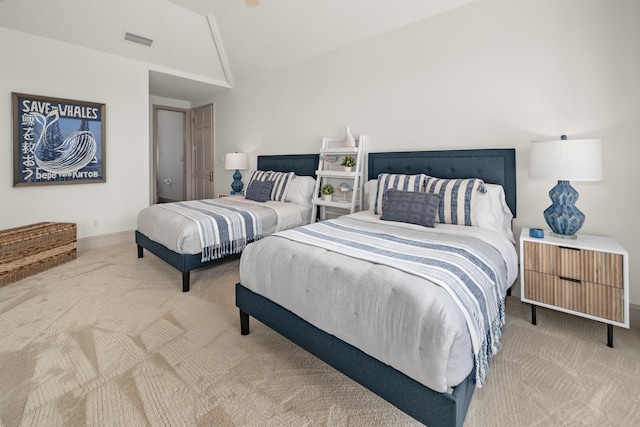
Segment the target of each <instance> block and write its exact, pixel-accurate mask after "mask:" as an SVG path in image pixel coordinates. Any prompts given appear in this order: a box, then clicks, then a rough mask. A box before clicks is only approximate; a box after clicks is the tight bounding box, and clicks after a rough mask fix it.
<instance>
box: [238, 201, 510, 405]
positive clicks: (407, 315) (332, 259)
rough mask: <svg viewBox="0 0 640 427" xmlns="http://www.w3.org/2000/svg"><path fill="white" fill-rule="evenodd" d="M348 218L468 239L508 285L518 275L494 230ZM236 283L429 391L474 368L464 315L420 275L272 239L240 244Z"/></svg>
mask: <svg viewBox="0 0 640 427" xmlns="http://www.w3.org/2000/svg"><path fill="white" fill-rule="evenodd" d="M349 217H350V218H355V219H358V220H360V221H364V222H371V223H374V224H376V225H375V226H376V227H381V228H383V229H385V231H387V232H391V233H394V234H400V235H402V234H408V235H412V234H415V233H424V232H431V233H448V234H455V235H469V236H472V237H474V238H477V239H480V240H482V241H484V242H486V243H488V244H490V245H491V246H493V248H494V249H495V251H494V253H493V254H492V257H493V258H494V259H496V260H497V261H496V262H503V263H504V268H506V274H507V280H506V283H508V285H511V284H512V283H513V282H514V281H515V278H516V276H517V271H518V268H517V265H518V263H517V255H516V252H515V248H514V245H513V243H511V242H510V241H509V240H508V239H507V238H505V237H504V236H502V235H501V234H499V233H496V232H494V231H491V230H487V229H482V228H479V227H464V226H452V225H440V224H437V225H436V228H434V229H426V228H424V227H420V226H415V225H411V224H403V223H396V222H389V221H381V220H379V216H377V215H374V214H373V213H372V212H370V211H368V212H360V213H357V214H353V215H350V216H349ZM240 281H241V283H242V285H243V286H245V287H246V288H248V289H250V290H252V291H254V292H256V293H258V294H260V295H263V296H265V297H266V298H268V299H270V300H272V301H274V302H276V303H278V304H280V305H281V306H283V307H285V308H286V309H288V310H290V311H292V312H293V313H295V314H296V315H298V316H300V317H301V318H303V319H304V320H306V321H308V322H309V323H311V324H313V325H314V326H316V327H318V328H320V329H322V330H324V331H326V332H328V333H330V334H332V335H334V336H336V337H338V338H340V339H342V340H343V341H345V342H347V343H349V344H351V345H354V346H355V347H357V348H359V349H360V350H362V351H364V352H365V353H367V354H369V355H371V356H373V357H375V358H376V359H378V360H380V361H382V362H384V363H387V364H389V365H391V366H392V367H394V368H395V369H397V370H399V371H401V372H403V373H404V374H406V375H407V376H409V377H411V378H413V379H415V380H416V381H418V382H420V383H422V384H424V385H426V386H427V387H429V388H431V389H433V390H436V391H440V392H445V391H448V390H450V388H451V387H452V386H454V385H457V384H459V383H460V382H461V381H462V380H463V379H464V378H465V377H466V376H467V375H468V374H469V373H470V372H471V370H472V368H473V352H472V345H471V339H470V336H469V331H468V328H467V325H466V321H465V318H464V315H463V313H462V312H461V311H460V309H459V308H458V306H457V305H456V303H455V302H454V301H453V299H452V298H451V297H450V296H449V294H448V293H447V292H446V291H445V290H444V289H442V288H441V287H439V286H437V285H435V284H433V283H431V282H428V281H426V280H425V279H422V278H419V277H417V276H414V275H411V274H408V273H405V272H402V271H399V270H397V269H395V268H392V267H387V266H384V265H378V264H372V263H369V262H367V261H363V260H359V259H355V258H352V257H348V256H344V255H340V254H338V253H335V252H332V251H329V250H326V249H321V248H318V247H315V246H307V245H303V244H301V243H297V242H292V241H290V240H288V239H285V238H282V237H275V236H273V237H267V238H265V239H262V240H261V241H259V242H256V243H252V244H251V245H249V246H248V247H247V248H246V249H245V251H244V253H243V255H242V257H241V260H240ZM504 292H506V289H503V294H504Z"/></svg>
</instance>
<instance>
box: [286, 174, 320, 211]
mask: <svg viewBox="0 0 640 427" xmlns="http://www.w3.org/2000/svg"><path fill="white" fill-rule="evenodd" d="M315 187H316V180H315V179H314V178H313V177H312V176H298V175H296V177H295V178H294V179H293V181H291V184H290V186H289V192H288V193H287V198H286V199H285V201H287V202H291V203H295V204H298V205H303V206H307V207H311V199H312V198H313V190H314V188H315Z"/></svg>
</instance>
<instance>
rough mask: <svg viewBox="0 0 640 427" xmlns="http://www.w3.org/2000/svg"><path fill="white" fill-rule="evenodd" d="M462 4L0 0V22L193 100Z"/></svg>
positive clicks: (450, 0) (411, 0) (413, 0)
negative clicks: (143, 41)
mask: <svg viewBox="0 0 640 427" xmlns="http://www.w3.org/2000/svg"><path fill="white" fill-rule="evenodd" d="M254 1H255V0H254ZM472 1H475V0H260V1H259V4H258V5H257V6H255V7H247V5H246V4H245V0H0V26H3V27H6V28H10V29H13V30H17V31H22V32H26V33H31V34H34V35H38V36H43V37H48V38H51V39H55V40H59V41H62V42H67V43H71V44H75V45H79V46H84V47H87V48H90V49H95V50H99V51H102V52H105V53H110V54H114V55H119V56H123V57H127V58H131V59H135V60H140V61H144V62H145V63H148V64H150V79H149V80H150V87H149V93H150V94H151V95H156V96H163V97H168V98H175V99H183V100H186V101H192V102H197V101H199V100H202V99H206V98H207V97H210V96H211V95H212V94H214V93H216V92H217V91H220V90H225V89H228V88H230V87H233V85H234V84H235V83H236V82H238V81H241V80H243V79H247V78H250V77H251V76H252V75H255V74H259V73H266V72H271V71H276V70H278V69H280V68H283V67H286V66H289V65H292V64H294V63H296V62H300V61H304V60H305V59H308V58H311V57H314V56H316V55H321V54H323V53H326V52H329V51H331V50H334V49H337V48H340V47H342V46H345V45H348V44H351V43H355V42H357V41H360V40H364V39H366V38H369V37H373V36H375V35H378V34H381V33H384V32H387V31H391V30H393V29H395V28H399V27H401V26H404V25H408V24H410V23H413V22H416V21H419V20H423V19H426V18H428V17H430V16H432V15H435V14H437V13H441V12H444V11H446V10H449V9H452V8H455V7H458V6H461V5H464V4H467V3H470V2H472ZM127 32H128V33H132V34H135V35H137V36H142V37H144V38H147V39H151V40H153V43H152V45H151V47H146V46H141V45H138V44H135V43H131V42H129V41H125V40H124V35H125V33H127ZM16 48H19V47H16Z"/></svg>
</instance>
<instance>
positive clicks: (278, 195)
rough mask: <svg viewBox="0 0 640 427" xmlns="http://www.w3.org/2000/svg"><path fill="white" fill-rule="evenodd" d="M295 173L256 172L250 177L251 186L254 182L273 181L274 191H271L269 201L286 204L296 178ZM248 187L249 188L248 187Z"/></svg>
mask: <svg viewBox="0 0 640 427" xmlns="http://www.w3.org/2000/svg"><path fill="white" fill-rule="evenodd" d="M295 176H296V174H295V172H274V171H260V170H255V171H253V172H252V173H251V176H250V177H249V184H248V185H251V182H252V181H254V180H257V181H273V190H271V197H269V200H275V201H276V202H284V201H285V199H286V197H287V193H288V192H289V187H290V186H291V182H292V181H293V179H294V178H295ZM247 187H248V186H247Z"/></svg>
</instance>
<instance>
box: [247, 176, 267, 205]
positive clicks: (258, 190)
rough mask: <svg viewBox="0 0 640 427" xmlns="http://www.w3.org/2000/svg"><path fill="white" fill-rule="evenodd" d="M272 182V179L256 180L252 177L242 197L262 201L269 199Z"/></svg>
mask: <svg viewBox="0 0 640 427" xmlns="http://www.w3.org/2000/svg"><path fill="white" fill-rule="evenodd" d="M273 184H274V182H273V181H258V180H255V179H254V180H253V181H251V184H249V188H247V192H246V194H245V196H244V198H245V199H249V200H253V201H255V202H262V203H264V202H266V201H267V200H269V196H271V190H273Z"/></svg>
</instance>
